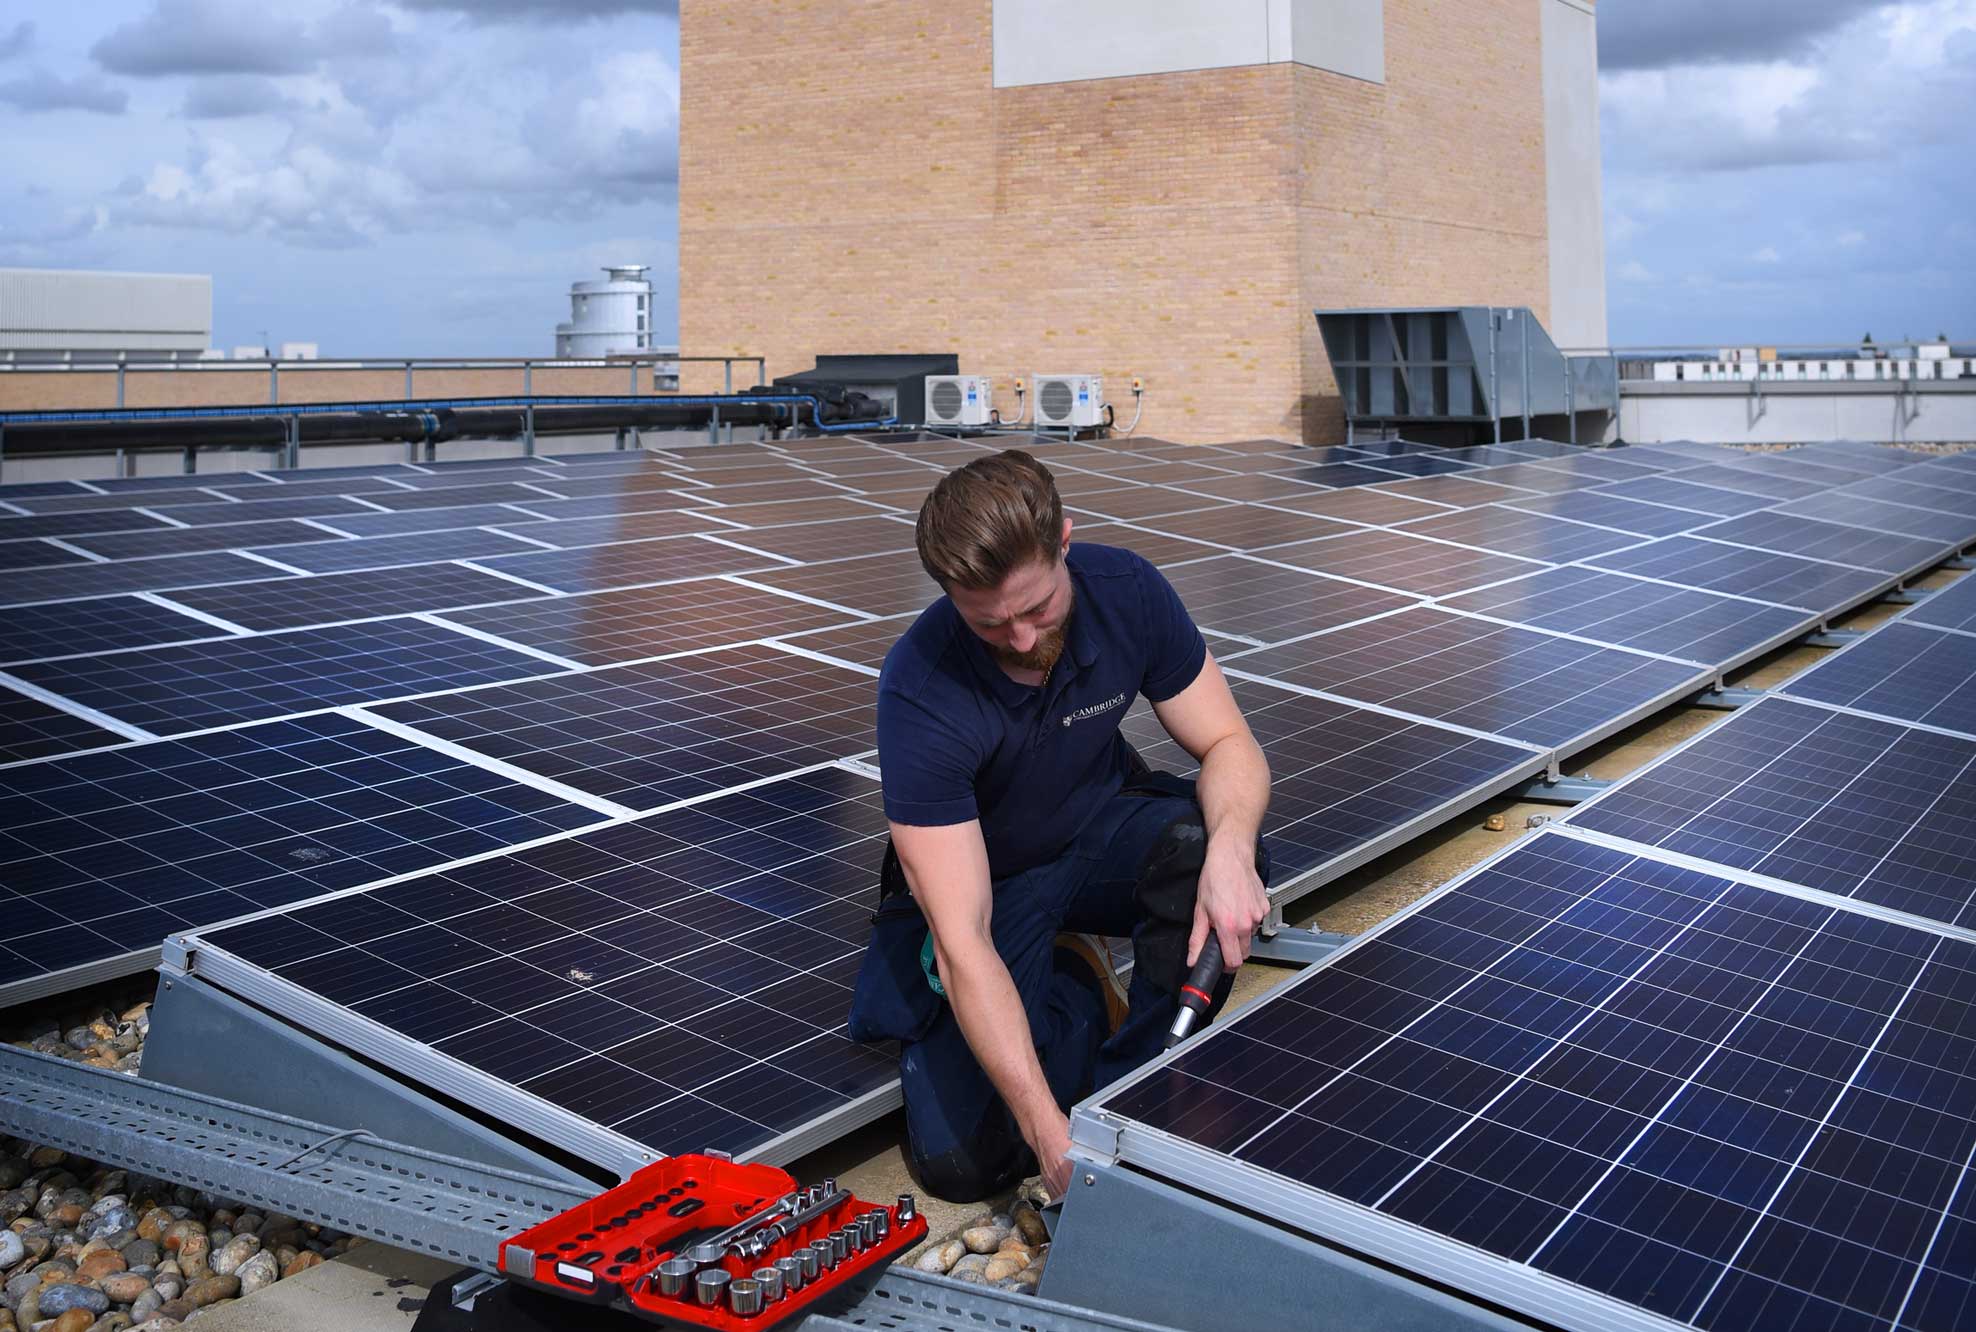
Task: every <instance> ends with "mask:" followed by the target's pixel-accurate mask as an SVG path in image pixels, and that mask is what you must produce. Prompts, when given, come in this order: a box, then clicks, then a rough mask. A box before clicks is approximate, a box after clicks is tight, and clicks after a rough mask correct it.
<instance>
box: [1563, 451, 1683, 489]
mask: <svg viewBox="0 0 1976 1332" xmlns="http://www.w3.org/2000/svg"><path fill="white" fill-rule="evenodd" d="M1537 465H1538V466H1539V467H1543V468H1546V469H1548V470H1550V471H1554V472H1563V473H1564V474H1565V475H1567V476H1573V477H1577V478H1579V479H1580V480H1583V481H1589V482H1594V483H1599V482H1608V481H1637V480H1640V479H1642V478H1645V477H1651V476H1655V475H1657V474H1658V473H1659V472H1660V471H1661V470H1662V469H1661V468H1659V467H1657V466H1654V465H1652V464H1650V463H1644V462H1633V461H1630V460H1621V459H1620V458H1618V457H1616V456H1615V455H1613V454H1610V453H1577V454H1572V455H1571V456H1569V457H1564V458H1549V459H1546V460H1544V461H1543V462H1540V463H1538V464H1537Z"/></svg>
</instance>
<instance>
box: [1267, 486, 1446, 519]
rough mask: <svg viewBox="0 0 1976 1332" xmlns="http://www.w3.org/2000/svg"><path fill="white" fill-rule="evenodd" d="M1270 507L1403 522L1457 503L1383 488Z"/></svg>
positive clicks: (1278, 502) (1274, 503) (1329, 494)
mask: <svg viewBox="0 0 1976 1332" xmlns="http://www.w3.org/2000/svg"><path fill="white" fill-rule="evenodd" d="M1269 503H1270V506H1271V507H1272V508H1278V509H1295V510H1296V511H1297V512H1298V513H1311V514H1316V515H1317V516H1318V517H1320V518H1337V519H1341V520H1343V521H1345V522H1351V523H1371V524H1375V525H1377V524H1382V523H1403V522H1406V521H1407V520H1408V519H1410V518H1431V517H1432V516H1433V515H1435V514H1437V513H1447V512H1448V511H1449V510H1450V509H1451V508H1453V507H1454V506H1452V505H1446V504H1433V503H1430V502H1428V501H1426V500H1417V499H1409V498H1406V497H1405V496H1401V495H1388V494H1387V493H1386V492H1385V491H1383V490H1366V489H1365V488H1363V487H1360V488H1358V489H1354V490H1331V491H1322V492H1320V493H1318V494H1316V495H1313V496H1311V497H1310V498H1308V499H1306V498H1303V497H1301V496H1299V497H1297V498H1294V499H1278V500H1271V501H1270V502H1269Z"/></svg>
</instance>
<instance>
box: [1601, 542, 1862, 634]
mask: <svg viewBox="0 0 1976 1332" xmlns="http://www.w3.org/2000/svg"><path fill="white" fill-rule="evenodd" d="M1580 563H1581V564H1585V565H1589V566H1591V567H1592V568H1596V569H1607V570H1611V571H1612V572H1615V573H1626V574H1633V575H1635V576H1639V577H1648V578H1659V579H1662V580H1663V581H1667V582H1672V583H1677V584H1680V585H1683V586H1687V587H1695V588H1700V589H1701V590H1703V591H1709V592H1726V593H1733V594H1735V595H1737V596H1746V597H1752V598H1755V599H1756V600H1759V601H1770V602H1774V603H1776V604H1778V605H1783V606H1796V607H1799V608H1801V609H1804V610H1809V611H1815V612H1818V613H1820V614H1824V615H1836V614H1838V613H1839V612H1841V611H1843V610H1848V609H1850V608H1851V607H1853V606H1855V605H1858V604H1859V603H1860V602H1862V601H1865V600H1867V599H1869V598H1870V597H1873V596H1877V595H1878V594H1879V593H1881V592H1883V591H1885V590H1886V589H1887V588H1888V587H1889V586H1891V585H1892V584H1893V583H1894V582H1897V581H1898V579H1897V578H1894V577H1892V576H1891V575H1888V574H1885V573H1881V572H1876V571H1871V570H1865V569H1856V568H1852V567H1850V566H1847V565H1840V564H1832V563H1829V562H1826V561H1823V560H1809V559H1802V558H1799V557H1798V556H1795V555H1785V554H1781V553H1775V552H1758V551H1756V550H1755V549H1754V548H1751V547H1745V546H1736V545H1731V544H1728V543H1726V542H1719V541H1710V540H1708V539H1706V538H1702V537H1697V536H1685V535H1683V536H1671V537H1663V538H1661V539H1659V540H1656V541H1651V542H1648V543H1647V544H1646V545H1643V546H1632V547H1629V548H1627V549H1625V550H1621V551H1616V552H1613V553H1611V554H1607V555H1594V556H1591V557H1589V558H1587V559H1584V560H1581V561H1580Z"/></svg>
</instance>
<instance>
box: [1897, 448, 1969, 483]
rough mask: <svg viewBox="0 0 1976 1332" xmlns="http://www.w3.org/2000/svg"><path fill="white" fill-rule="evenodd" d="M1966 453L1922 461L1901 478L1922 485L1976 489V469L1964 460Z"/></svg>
mask: <svg viewBox="0 0 1976 1332" xmlns="http://www.w3.org/2000/svg"><path fill="white" fill-rule="evenodd" d="M1965 457H1966V455H1961V454H1958V455H1956V456H1955V457H1953V458H1941V459H1937V460H1935V461H1933V462H1928V463H1924V464H1922V465H1921V466H1919V467H1916V468H1915V469H1914V470H1913V471H1911V472H1907V473H1905V474H1903V476H1902V479H1903V480H1906V481H1912V482H1914V483H1915V484H1916V485H1922V486H1947V487H1948V488H1949V489H1951V490H1965V491H1976V469H1972V468H1971V467H1970V466H1969V465H1968V463H1967V462H1966V461H1962V459H1963V458H1965Z"/></svg>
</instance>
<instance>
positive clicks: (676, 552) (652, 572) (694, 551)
mask: <svg viewBox="0 0 1976 1332" xmlns="http://www.w3.org/2000/svg"><path fill="white" fill-rule="evenodd" d="M474 567H475V568H479V569H488V570H491V571H493V572H494V573H498V574H505V575H507V576H508V577H511V578H521V579H525V580H527V581H528V582H530V583H534V584H536V585H538V586H541V587H549V588H554V589H555V590H556V591H558V592H602V591H605V590H607V589H609V588H614V587H637V586H639V585H640V584H644V583H663V582H670V581H673V580H676V579H683V578H705V577H708V576H710V575H712V574H721V573H751V572H755V571H757V570H769V569H780V568H785V567H787V561H784V560H782V559H780V558H779V557H777V556H774V555H758V554H755V553H753V552H752V551H747V550H743V549H741V548H740V547H738V546H730V545H726V544H724V543H722V542H719V541H709V540H707V539H706V538H704V537H698V536H678V537H657V538H654V539H652V540H650V541H627V542H622V543H620V544H618V545H614V546H580V547H578V548H577V549H575V550H543V551H536V552H535V553H533V554H529V555H505V556H500V557H497V558H492V559H488V558H481V559H476V560H475V561H474Z"/></svg>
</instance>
